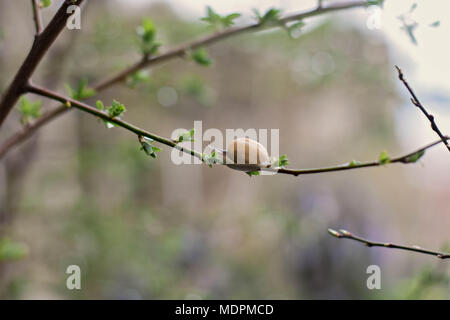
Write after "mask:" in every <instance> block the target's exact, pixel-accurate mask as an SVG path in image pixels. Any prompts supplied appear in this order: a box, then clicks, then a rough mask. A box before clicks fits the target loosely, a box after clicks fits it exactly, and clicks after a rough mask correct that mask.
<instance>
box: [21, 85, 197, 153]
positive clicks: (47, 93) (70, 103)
mask: <svg viewBox="0 0 450 320" xmlns="http://www.w3.org/2000/svg"><path fill="white" fill-rule="evenodd" d="M26 90H27V92H30V93H34V94H37V95H40V96H42V97H47V98H50V99H53V100H56V101H59V102H61V103H63V104H65V105H66V108H70V107H75V108H77V109H79V110H81V111H84V112H87V113H90V114H92V115H94V116H97V117H99V118H101V119H103V120H106V121H108V122H111V123H113V124H115V125H117V126H119V127H122V128H124V129H127V130H128V131H131V132H133V133H135V134H137V135H138V136H144V137H148V138H151V139H153V140H155V141H157V142H159V143H162V144H165V145H167V146H169V147H172V148H175V149H177V150H180V151H182V152H185V153H187V154H190V155H191V156H193V157H196V158H198V159H200V160H203V157H202V154H201V153H199V152H197V151H195V150H191V149H189V148H185V147H182V146H180V145H178V144H177V143H175V142H173V141H172V140H171V139H166V138H163V137H161V136H159V135H157V134H154V133H151V132H148V131H146V130H144V129H140V128H138V127H136V126H135V125H133V124H131V123H128V122H126V121H123V120H122V119H120V118H117V117H111V116H109V115H108V114H107V113H106V112H104V111H101V110H99V109H97V108H94V107H92V106H90V105H88V104H86V103H83V102H81V101H78V100H75V99H72V98H69V97H66V96H63V95H61V94H59V93H56V92H54V91H52V90H49V89H46V88H43V87H39V86H37V85H34V84H28V85H27V87H26Z"/></svg>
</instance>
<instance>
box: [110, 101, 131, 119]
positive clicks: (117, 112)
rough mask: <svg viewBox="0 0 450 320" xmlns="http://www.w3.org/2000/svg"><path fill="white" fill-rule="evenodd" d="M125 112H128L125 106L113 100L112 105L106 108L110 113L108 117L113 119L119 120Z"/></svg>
mask: <svg viewBox="0 0 450 320" xmlns="http://www.w3.org/2000/svg"><path fill="white" fill-rule="evenodd" d="M125 111H126V109H125V106H124V105H123V104H121V103H120V102H119V101H116V100H113V102H112V105H111V106H110V107H108V108H106V113H108V115H109V116H110V117H111V118H118V117H120V116H121V115H122V113H124V112H125Z"/></svg>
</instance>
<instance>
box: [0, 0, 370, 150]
mask: <svg viewBox="0 0 450 320" xmlns="http://www.w3.org/2000/svg"><path fill="white" fill-rule="evenodd" d="M367 5H368V3H367V1H366V0H364V1H348V2H343V3H342V2H341V3H335V4H330V5H328V6H326V7H325V6H321V7H320V8H316V9H313V10H309V11H305V12H301V13H297V14H293V15H289V16H286V17H284V18H282V19H281V22H282V23H286V22H289V21H293V20H300V19H304V18H308V17H313V16H317V15H320V14H324V13H327V12H333V11H338V10H345V9H351V8H356V7H366V6H367ZM260 27H261V24H259V23H254V24H250V25H247V26H244V27H235V28H230V29H227V30H225V31H222V32H219V33H215V34H213V35H209V36H206V37H204V38H200V39H198V40H194V41H192V42H189V43H186V44H184V45H181V46H179V47H177V48H174V49H171V50H169V51H167V52H165V53H163V54H160V55H157V56H154V57H143V59H141V60H140V61H138V62H136V63H135V64H133V65H131V66H130V67H128V68H126V69H125V70H123V71H121V72H119V73H118V74H116V75H113V76H112V77H109V78H106V79H104V80H102V81H100V82H98V83H97V84H96V85H94V86H93V89H94V90H96V92H97V93H98V92H101V91H103V90H105V89H107V88H109V87H111V86H113V85H115V84H117V83H119V82H122V81H124V80H125V79H126V78H127V77H128V76H130V75H132V74H133V73H135V72H136V71H138V70H141V69H143V68H146V67H150V66H153V65H155V64H158V63H161V62H165V61H168V60H170V59H173V58H176V57H180V56H184V54H185V53H186V51H188V50H191V49H195V48H197V47H200V46H208V45H211V44H213V43H215V42H217V41H220V40H223V39H226V38H229V37H231V36H235V35H239V34H241V33H243V32H246V31H250V30H254V29H258V28H260ZM273 27H276V26H273ZM68 110H70V109H68V108H66V107H65V106H64V105H62V106H59V107H57V108H56V109H54V110H51V111H48V112H46V113H45V114H44V115H43V116H41V117H40V118H39V119H37V120H35V121H34V122H33V123H31V124H29V125H28V126H27V127H24V128H23V129H22V130H21V131H19V132H17V133H16V134H14V135H13V136H11V137H10V138H8V139H7V140H6V141H5V143H4V144H3V145H2V146H0V159H1V158H2V157H3V156H4V155H5V154H6V153H7V152H8V151H9V150H10V149H11V148H13V147H14V146H16V145H18V144H20V143H22V142H23V141H25V140H26V139H27V138H28V137H30V136H31V135H32V134H33V133H34V132H35V131H36V130H37V129H39V128H40V127H42V126H44V125H45V124H47V123H48V122H50V121H52V120H53V119H55V118H57V117H58V116H59V115H62V114H64V113H65V112H66V111H68ZM0 124H1V122H0Z"/></svg>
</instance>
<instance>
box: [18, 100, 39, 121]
mask: <svg viewBox="0 0 450 320" xmlns="http://www.w3.org/2000/svg"><path fill="white" fill-rule="evenodd" d="M19 103H20V104H19V112H20V114H21V118H20V122H21V123H22V124H27V123H29V122H30V121H31V120H33V119H37V118H39V117H40V116H41V105H42V103H41V102H40V101H36V102H31V101H30V100H28V99H27V98H26V97H25V96H22V97H21V98H20V101H19Z"/></svg>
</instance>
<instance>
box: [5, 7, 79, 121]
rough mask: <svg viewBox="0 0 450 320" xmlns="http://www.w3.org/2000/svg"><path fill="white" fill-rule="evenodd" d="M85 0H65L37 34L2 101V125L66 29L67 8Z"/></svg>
mask: <svg viewBox="0 0 450 320" xmlns="http://www.w3.org/2000/svg"><path fill="white" fill-rule="evenodd" d="M83 1H84V0H74V1H65V2H64V3H63V5H62V6H61V8H60V9H59V10H58V12H57V13H56V14H55V16H54V17H53V19H52V21H51V22H50V23H49V24H48V26H47V27H46V28H45V30H44V31H43V32H42V33H41V34H39V35H37V36H36V38H35V41H34V42H33V45H32V47H31V49H30V52H29V53H28V56H27V57H26V58H25V61H24V62H23V64H22V66H21V67H20V69H19V71H18V72H17V74H16V76H15V77H14V80H13V81H12V82H11V84H10V86H9V87H8V89H7V90H6V92H5V94H4V96H3V99H2V101H1V102H0V126H1V125H2V124H3V122H4V121H5V119H6V117H7V116H8V114H9V113H10V112H11V110H12V108H13V107H14V105H15V104H16V102H17V100H18V99H19V97H20V95H21V94H22V93H23V92H24V88H25V86H26V84H27V82H28V81H29V79H30V77H31V76H32V75H33V73H34V71H35V70H36V67H37V66H38V64H39V62H41V60H42V58H43V57H44V55H45V53H46V52H47V50H48V49H49V48H50V46H51V45H52V44H53V42H54V41H55V40H56V38H57V37H58V35H59V33H60V32H61V31H62V30H63V29H64V27H65V25H66V20H67V18H68V16H69V14H68V13H67V8H68V7H69V6H70V5H73V4H76V5H80V4H81V3H82V2H83Z"/></svg>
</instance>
